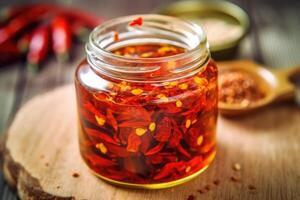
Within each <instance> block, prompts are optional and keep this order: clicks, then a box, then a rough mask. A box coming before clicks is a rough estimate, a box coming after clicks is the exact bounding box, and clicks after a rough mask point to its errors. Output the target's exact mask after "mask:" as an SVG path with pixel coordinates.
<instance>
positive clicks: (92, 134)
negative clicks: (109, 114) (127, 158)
mask: <svg viewBox="0 0 300 200" xmlns="http://www.w3.org/2000/svg"><path fill="white" fill-rule="evenodd" d="M84 131H85V132H86V133H87V135H88V136H90V137H94V138H98V139H100V141H105V142H109V143H112V144H116V145H118V144H119V143H118V142H116V141H115V140H114V139H113V138H112V137H110V136H108V135H107V134H105V133H102V132H101V131H99V130H95V129H91V128H85V129H84Z"/></svg>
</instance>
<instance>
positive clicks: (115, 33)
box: [114, 31, 120, 42]
mask: <svg viewBox="0 0 300 200" xmlns="http://www.w3.org/2000/svg"><path fill="white" fill-rule="evenodd" d="M119 40H120V38H119V32H117V31H115V32H114V42H117V41H119Z"/></svg>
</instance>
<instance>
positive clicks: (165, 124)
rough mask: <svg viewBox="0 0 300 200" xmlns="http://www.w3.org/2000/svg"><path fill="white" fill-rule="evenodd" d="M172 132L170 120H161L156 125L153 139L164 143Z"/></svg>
mask: <svg viewBox="0 0 300 200" xmlns="http://www.w3.org/2000/svg"><path fill="white" fill-rule="evenodd" d="M171 131H172V124H171V120H170V119H169V118H167V117H165V118H163V119H162V120H161V121H160V123H159V124H158V125H157V129H156V131H155V134H154V138H155V139H156V140H157V141H159V142H166V141H168V140H169V137H170V135H171Z"/></svg>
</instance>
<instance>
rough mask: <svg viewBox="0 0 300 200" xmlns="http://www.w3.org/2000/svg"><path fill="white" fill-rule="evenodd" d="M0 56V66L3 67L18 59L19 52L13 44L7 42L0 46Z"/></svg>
mask: <svg viewBox="0 0 300 200" xmlns="http://www.w3.org/2000/svg"><path fill="white" fill-rule="evenodd" d="M0 55H1V56H0V65H4V64H8V63H10V62H12V61H15V60H16V59H18V58H19V57H20V56H21V52H20V50H19V48H18V47H17V45H16V44H15V43H14V42H12V41H8V42H5V43H2V44H0Z"/></svg>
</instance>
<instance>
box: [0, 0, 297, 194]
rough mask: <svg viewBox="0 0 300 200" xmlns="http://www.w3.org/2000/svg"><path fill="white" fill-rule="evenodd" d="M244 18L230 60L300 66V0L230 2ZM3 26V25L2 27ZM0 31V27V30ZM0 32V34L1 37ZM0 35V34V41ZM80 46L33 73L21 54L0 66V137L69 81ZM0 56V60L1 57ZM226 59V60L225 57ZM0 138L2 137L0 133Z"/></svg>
mask: <svg viewBox="0 0 300 200" xmlns="http://www.w3.org/2000/svg"><path fill="white" fill-rule="evenodd" d="M174 2H176V1H174V0H137V1H132V0H59V1H25V0H24V1H22V0H1V2H0V8H1V9H4V8H9V7H10V6H12V5H26V4H27V5H29V4H32V3H51V4H56V5H58V6H62V7H65V8H67V9H68V8H76V10H77V9H78V11H80V12H85V13H87V14H88V15H90V16H92V17H93V18H94V17H95V18H97V19H100V21H102V20H107V19H110V18H114V17H118V16H123V15H130V14H141V13H155V12H157V11H158V10H159V9H161V8H163V7H166V6H168V5H170V3H174ZM230 2H232V3H234V4H236V5H238V6H240V7H241V8H242V9H243V10H244V11H246V13H247V14H248V16H249V20H250V29H249V31H248V33H247V34H246V36H245V38H244V39H243V40H242V41H241V42H240V44H239V47H238V49H237V51H236V53H235V54H233V55H231V57H230V59H252V60H254V61H256V62H258V63H262V64H264V65H265V66H270V67H272V68H284V67H293V66H297V65H299V64H300V45H299V44H300V20H299V19H300V12H299V11H300V1H297V0H295V1H291V0H290V1H283V0H231V1H230ZM2 27H3V25H2ZM0 28H1V26H0ZM2 34H3V33H2ZM1 37H3V35H1V34H0V40H1ZM83 43H84V42H80V40H77V41H75V42H72V48H71V49H70V59H69V60H68V61H65V62H61V61H59V60H58V59H56V58H55V56H54V55H53V54H54V53H53V52H50V53H49V56H47V58H46V59H45V60H44V61H43V62H42V63H41V64H40V63H39V65H40V66H39V70H38V72H32V70H28V67H27V66H28V60H27V57H26V56H23V57H22V56H21V58H20V59H14V61H13V62H9V63H6V62H5V63H4V62H3V63H0V64H1V65H0V133H3V132H5V128H7V126H8V125H9V123H10V122H11V120H12V119H13V117H14V115H15V113H16V111H17V110H18V109H19V108H20V106H22V105H23V104H24V102H26V101H27V100H28V99H30V98H32V97H33V96H35V95H36V94H39V93H41V92H45V91H48V90H51V89H53V88H55V87H58V86H60V85H63V84H67V83H71V82H72V81H73V74H74V70H75V67H76V66H77V64H78V63H79V61H80V60H81V59H82V58H83V57H84V56H85V52H84V48H83V47H84V45H83ZM3 56H4V54H3V53H1V54H0V57H2V58H3ZM227 59H228V58H227ZM2 135H3V134H2ZM0 199H5V200H6V199H17V196H16V194H15V193H14V191H11V189H10V188H9V187H8V186H7V184H6V183H5V182H4V180H3V177H2V174H1V175H0Z"/></svg>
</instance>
